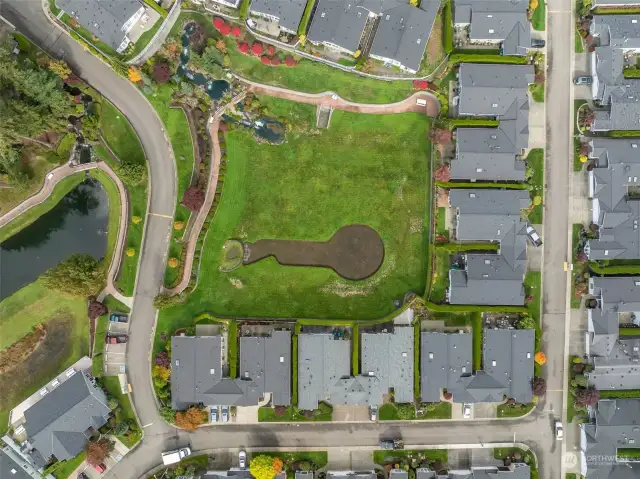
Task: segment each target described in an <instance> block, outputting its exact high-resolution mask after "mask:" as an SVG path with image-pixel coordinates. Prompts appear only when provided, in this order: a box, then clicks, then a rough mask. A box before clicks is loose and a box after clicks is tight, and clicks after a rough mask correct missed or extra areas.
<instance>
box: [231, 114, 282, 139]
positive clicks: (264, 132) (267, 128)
mask: <svg viewBox="0 0 640 479" xmlns="http://www.w3.org/2000/svg"><path fill="white" fill-rule="evenodd" d="M222 119H223V120H224V121H226V122H227V123H235V124H237V125H242V126H244V127H246V128H250V129H253V133H254V135H255V136H256V137H257V138H261V139H263V140H266V141H268V142H269V143H272V144H274V145H279V144H280V143H282V142H283V141H284V137H285V132H286V128H285V126H284V125H283V124H282V123H280V122H279V121H277V120H273V119H271V118H266V117H261V118H257V119H255V120H254V119H252V118H251V117H249V116H248V115H247V114H246V113H245V117H244V118H242V119H240V120H237V119H235V118H232V117H230V116H229V115H222Z"/></svg>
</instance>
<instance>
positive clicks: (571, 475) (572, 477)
mask: <svg viewBox="0 0 640 479" xmlns="http://www.w3.org/2000/svg"><path fill="white" fill-rule="evenodd" d="M576 53H578V52H576ZM565 478H566V479H577V476H576V475H575V474H574V473H572V472H568V473H567V474H566V475H565Z"/></svg>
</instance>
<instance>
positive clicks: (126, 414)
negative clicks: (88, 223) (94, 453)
mask: <svg viewBox="0 0 640 479" xmlns="http://www.w3.org/2000/svg"><path fill="white" fill-rule="evenodd" d="M102 384H103V385H104V388H105V389H106V390H107V392H108V393H109V395H110V396H113V397H115V398H116V399H117V400H118V403H119V404H120V409H119V410H118V411H117V412H116V419H117V421H118V422H121V421H126V422H128V423H129V425H130V429H129V432H128V433H127V434H125V435H122V436H116V437H117V438H118V439H119V440H120V441H121V442H122V443H123V444H124V445H125V446H127V447H128V448H131V447H133V446H135V445H136V444H137V443H138V442H139V441H140V439H142V431H141V430H140V425H139V424H138V420H137V418H136V414H135V412H134V411H133V406H132V404H131V399H130V397H129V395H128V394H122V389H121V388H120V380H119V379H118V376H108V377H104V378H102Z"/></svg>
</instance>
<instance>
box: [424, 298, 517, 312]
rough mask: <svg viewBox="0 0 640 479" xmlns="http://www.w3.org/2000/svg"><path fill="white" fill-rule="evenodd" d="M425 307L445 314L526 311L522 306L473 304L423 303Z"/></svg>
mask: <svg viewBox="0 0 640 479" xmlns="http://www.w3.org/2000/svg"><path fill="white" fill-rule="evenodd" d="M425 306H426V307H427V309H429V310H431V311H438V312H447V313H454V312H455V313H485V312H486V313H523V314H527V313H528V310H527V308H525V307H524V306H477V305H474V304H435V303H431V302H427V301H425Z"/></svg>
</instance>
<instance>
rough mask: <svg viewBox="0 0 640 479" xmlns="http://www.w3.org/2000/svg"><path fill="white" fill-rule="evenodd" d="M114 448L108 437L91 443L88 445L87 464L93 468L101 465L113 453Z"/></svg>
mask: <svg viewBox="0 0 640 479" xmlns="http://www.w3.org/2000/svg"><path fill="white" fill-rule="evenodd" d="M113 447H114V443H113V442H112V441H110V440H109V439H107V438H106V437H103V438H102V439H98V440H97V441H89V442H88V443H87V462H88V463H89V464H91V465H92V466H96V465H98V464H101V463H102V462H104V460H105V459H106V458H107V456H108V455H109V453H110V452H111V451H113Z"/></svg>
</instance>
